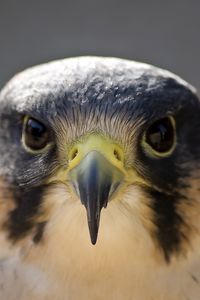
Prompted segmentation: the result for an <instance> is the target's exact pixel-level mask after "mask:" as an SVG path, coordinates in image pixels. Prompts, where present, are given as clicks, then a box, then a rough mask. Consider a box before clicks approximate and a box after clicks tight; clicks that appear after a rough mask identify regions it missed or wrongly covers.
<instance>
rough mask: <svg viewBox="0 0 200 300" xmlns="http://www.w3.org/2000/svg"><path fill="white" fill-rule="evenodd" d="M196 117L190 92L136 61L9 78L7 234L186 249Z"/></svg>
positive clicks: (42, 69) (171, 251)
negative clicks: (56, 233)
mask: <svg viewBox="0 0 200 300" xmlns="http://www.w3.org/2000/svg"><path fill="white" fill-rule="evenodd" d="M199 116H200V102H199V99H198V96H197V94H196V92H195V89H194V88H193V87H192V86H190V85H189V84H187V83H186V82H185V81H183V80H182V79H180V78H179V77H177V76H175V75H174V74H172V73H170V72H168V71H164V70H161V69H159V68H156V67H153V66H150V65H146V64H142V63H137V62H132V61H127V60H122V59H115V58H97V57H80V58H70V59H64V60H60V61H55V62H52V63H48V64H44V65H41V66H37V67H34V68H31V69H29V70H26V71H24V72H22V73H20V74H18V75H16V76H15V77H14V78H13V79H12V80H11V81H10V82H9V83H8V84H7V85H6V86H5V88H4V89H3V90H2V92H1V94H0V120H1V124H0V177H1V184H2V186H3V187H4V188H3V189H2V191H1V199H2V200H1V201H4V202H5V201H7V203H11V204H10V206H9V207H10V208H8V209H7V212H6V213H5V215H4V216H3V217H2V220H3V221H2V228H3V230H4V231H5V232H6V237H7V239H8V240H9V241H10V242H11V243H12V244H14V245H15V244H17V243H19V242H20V241H22V240H25V239H31V240H32V241H33V243H34V244H38V243H41V242H42V240H43V239H44V238H45V234H46V233H47V232H48V230H50V229H49V228H51V227H53V226H55V228H57V227H56V226H57V225H56V224H58V223H59V227H58V228H59V229H58V230H62V231H63V232H66V236H67V237H68V240H69V243H70V241H71V239H72V236H73V239H77V240H79V241H80V242H79V243H77V244H78V246H79V247H82V245H83V243H85V244H86V243H87V244H88V245H91V243H90V239H91V242H92V244H96V243H97V244H96V245H95V246H92V247H97V246H98V244H99V245H101V244H103V243H104V246H105V245H107V247H112V245H113V246H114V245H117V243H121V244H123V242H124V240H127V239H129V240H130V241H131V240H133V241H134V247H135V249H137V247H138V245H139V244H140V241H141V240H146V241H147V240H148V241H149V244H151V245H152V247H153V248H154V249H157V250H158V251H159V253H161V255H162V256H163V257H164V258H165V259H166V260H167V261H169V259H170V258H171V256H173V255H180V254H181V253H186V251H188V249H189V248H190V247H192V245H193V243H195V239H196V237H197V236H198V234H199V224H198V212H199V209H200V201H199V185H198V183H199V172H198V170H199V165H200V135H199V132H200V117H199ZM72 228H73V229H72ZM88 228H89V231H88ZM98 232H99V236H98ZM88 233H89V234H88ZM97 237H98V239H97ZM123 239H124V240H123ZM83 240H84V242H83Z"/></svg>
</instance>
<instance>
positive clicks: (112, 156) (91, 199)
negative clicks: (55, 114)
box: [68, 135, 125, 244]
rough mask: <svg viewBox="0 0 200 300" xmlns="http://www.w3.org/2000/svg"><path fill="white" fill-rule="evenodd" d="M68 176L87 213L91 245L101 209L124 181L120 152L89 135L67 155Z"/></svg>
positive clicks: (99, 138) (95, 236)
mask: <svg viewBox="0 0 200 300" xmlns="http://www.w3.org/2000/svg"><path fill="white" fill-rule="evenodd" d="M70 153H71V160H70V162H69V169H68V170H69V172H68V176H69V179H70V180H71V182H72V185H73V188H74V190H75V192H76V194H77V196H78V197H79V198H80V200H81V202H82V204H83V205H84V206H85V208H86V211H87V219H88V227H89V232H90V238H91V242H92V244H95V243H96V241H97V236H98V229H99V221H100V213H101V209H102V208H103V207H104V208H105V207H106V206H107V203H108V201H109V200H110V199H111V198H112V197H113V195H114V194H115V193H116V191H117V190H118V188H119V186H120V185H121V184H122V182H123V180H124V177H125V170H124V166H123V151H122V149H121V148H120V147H119V146H118V145H116V144H114V143H112V142H110V141H109V140H106V139H105V138H103V137H102V136H99V135H91V136H89V137H88V138H86V140H84V142H83V143H78V144H76V145H74V146H73V148H72V149H71V151H70Z"/></svg>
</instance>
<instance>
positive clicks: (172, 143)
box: [142, 116, 176, 158]
mask: <svg viewBox="0 0 200 300" xmlns="http://www.w3.org/2000/svg"><path fill="white" fill-rule="evenodd" d="M142 147H143V149H144V151H145V153H147V154H148V155H150V156H151V157H157V158H161V157H168V156H170V155H171V154H172V153H173V151H174V149H175V147H176V123H175V120H174V118H173V117H172V116H167V117H164V118H161V119H158V120H156V121H154V122H153V123H152V124H151V125H150V126H149V127H148V129H147V130H146V131H145V133H144V134H143V137H142Z"/></svg>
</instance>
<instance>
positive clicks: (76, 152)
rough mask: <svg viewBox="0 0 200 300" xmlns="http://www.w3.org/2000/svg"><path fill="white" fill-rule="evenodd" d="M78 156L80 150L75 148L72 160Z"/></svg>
mask: <svg viewBox="0 0 200 300" xmlns="http://www.w3.org/2000/svg"><path fill="white" fill-rule="evenodd" d="M77 155H78V149H77V148H75V149H74V150H73V152H72V153H71V155H70V160H73V159H74V158H75V157H76V156H77Z"/></svg>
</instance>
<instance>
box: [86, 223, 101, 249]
mask: <svg viewBox="0 0 200 300" xmlns="http://www.w3.org/2000/svg"><path fill="white" fill-rule="evenodd" d="M88 227H89V233H90V240H91V243H92V245H95V244H96V242H97V237H98V229H99V228H98V227H99V226H98V223H96V222H95V223H92V222H91V223H90V222H88Z"/></svg>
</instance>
